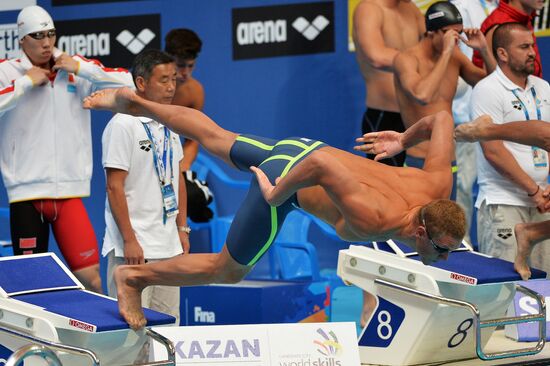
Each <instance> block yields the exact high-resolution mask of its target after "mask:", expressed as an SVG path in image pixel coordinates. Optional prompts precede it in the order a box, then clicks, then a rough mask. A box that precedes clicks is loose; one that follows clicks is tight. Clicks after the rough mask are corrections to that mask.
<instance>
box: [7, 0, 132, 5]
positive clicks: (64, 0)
mask: <svg viewBox="0 0 550 366" xmlns="http://www.w3.org/2000/svg"><path fill="white" fill-rule="evenodd" d="M17 1H20V0H17ZM120 1H128V0H52V5H53V6H63V5H82V4H94V3H115V2H120ZM132 1H136V0H132Z"/></svg>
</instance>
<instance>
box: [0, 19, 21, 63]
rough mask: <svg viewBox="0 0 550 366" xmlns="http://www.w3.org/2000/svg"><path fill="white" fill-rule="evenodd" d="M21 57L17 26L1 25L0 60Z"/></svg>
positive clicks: (13, 24)
mask: <svg viewBox="0 0 550 366" xmlns="http://www.w3.org/2000/svg"><path fill="white" fill-rule="evenodd" d="M15 57H19V38H18V37H17V24H16V23H12V24H0V60H1V59H7V58H15Z"/></svg>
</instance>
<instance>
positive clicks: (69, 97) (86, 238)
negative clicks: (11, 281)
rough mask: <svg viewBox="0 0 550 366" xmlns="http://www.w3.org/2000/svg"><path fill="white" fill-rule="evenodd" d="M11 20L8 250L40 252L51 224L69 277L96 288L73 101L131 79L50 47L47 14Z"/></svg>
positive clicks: (5, 101) (3, 125)
mask: <svg viewBox="0 0 550 366" xmlns="http://www.w3.org/2000/svg"><path fill="white" fill-rule="evenodd" d="M17 26H18V30H19V43H20V46H21V50H22V52H21V56H20V57H19V58H17V59H10V60H7V61H4V62H2V63H0V170H1V172H2V178H3V180H4V186H5V187H6V190H7V193H8V199H9V202H10V230H11V239H12V244H13V250H14V254H16V255H20V254H31V253H42V252H46V251H48V239H49V230H50V225H51V227H52V230H53V234H54V236H55V239H56V241H57V243H58V245H59V248H60V250H61V252H62V254H63V256H64V257H65V259H66V261H67V263H68V264H69V267H70V268H71V270H72V271H73V272H74V274H75V275H76V277H77V278H78V279H79V280H81V281H82V283H83V284H84V285H85V286H86V288H88V289H90V290H93V291H96V292H101V280H100V276H99V256H98V248H97V239H96V236H95V233H94V229H93V227H92V224H91V222H90V220H89V218H88V215H87V213H86V209H85V208H84V205H83V203H82V200H81V197H86V196H89V194H90V179H91V175H92V144H91V127H90V112H89V111H87V110H84V109H83V108H82V107H81V100H82V98H83V97H85V96H86V95H88V94H90V93H91V92H92V91H94V90H97V89H100V88H105V87H120V86H124V85H126V86H132V85H133V82H132V78H131V75H130V74H129V73H128V72H127V71H126V70H123V69H106V68H104V67H103V66H102V65H101V63H99V62H98V61H95V60H87V59H85V58H83V57H81V56H69V55H67V54H65V53H63V52H61V51H60V50H58V49H57V48H55V47H54V45H55V41H56V32H55V26H54V23H53V20H52V18H51V16H50V15H49V14H48V12H46V11H45V10H44V9H43V8H41V7H39V6H29V7H26V8H24V9H23V10H21V12H20V13H19V15H18V17H17Z"/></svg>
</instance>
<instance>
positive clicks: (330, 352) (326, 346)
mask: <svg viewBox="0 0 550 366" xmlns="http://www.w3.org/2000/svg"><path fill="white" fill-rule="evenodd" d="M317 333H318V334H319V335H320V336H321V337H322V339H321V340H315V341H313V343H314V344H316V345H317V352H319V353H320V354H322V355H323V356H326V357H330V356H339V355H340V354H342V351H343V350H342V345H341V344H340V343H338V337H337V336H336V334H335V333H334V332H333V331H332V330H331V331H329V332H328V334H327V333H326V332H325V331H324V330H323V329H322V328H319V329H317Z"/></svg>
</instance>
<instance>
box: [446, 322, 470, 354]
mask: <svg viewBox="0 0 550 366" xmlns="http://www.w3.org/2000/svg"><path fill="white" fill-rule="evenodd" d="M472 325H474V320H473V319H472V318H470V319H466V320H464V321H463V322H462V323H460V324H459V325H458V327H457V328H456V333H455V334H453V336H452V337H451V339H449V342H447V346H448V347H449V348H455V347H458V346H460V345H461V344H462V342H464V340H465V339H466V337H467V336H468V329H470V328H471V327H472Z"/></svg>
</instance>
